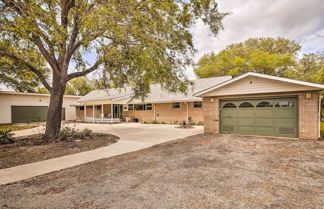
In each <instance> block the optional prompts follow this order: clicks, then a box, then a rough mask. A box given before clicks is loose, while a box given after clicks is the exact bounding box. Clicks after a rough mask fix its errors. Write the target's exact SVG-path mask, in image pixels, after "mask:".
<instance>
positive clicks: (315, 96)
mask: <svg viewBox="0 0 324 209" xmlns="http://www.w3.org/2000/svg"><path fill="white" fill-rule="evenodd" d="M306 93H310V94H311V95H312V97H311V98H309V99H308V98H306ZM272 96H298V108H299V109H298V113H299V114H298V124H299V138H302V139H318V136H319V108H318V101H319V93H318V92H314V91H313V92H295V93H280V94H256V95H240V96H226V97H205V98H204V101H203V108H204V123H205V126H204V131H205V133H212V134H219V133H220V130H219V126H220V116H219V103H220V102H219V101H220V100H221V99H227V98H253V97H272Z"/></svg>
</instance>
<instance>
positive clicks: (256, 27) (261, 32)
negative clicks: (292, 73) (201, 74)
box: [187, 0, 324, 78]
mask: <svg viewBox="0 0 324 209" xmlns="http://www.w3.org/2000/svg"><path fill="white" fill-rule="evenodd" d="M218 2H219V8H220V11H222V12H230V13H231V14H230V15H229V16H227V17H225V19H224V22H223V24H224V28H225V29H224V30H223V31H221V32H220V33H219V34H218V35H217V37H214V36H212V35H211V33H210V32H209V31H208V27H206V26H205V25H204V24H203V23H202V22H198V23H197V24H196V25H195V27H193V28H192V29H191V31H192V33H193V38H194V44H195V47H196V48H197V49H198V53H197V54H196V56H195V60H196V61H197V60H198V59H199V57H200V56H202V55H203V54H205V53H207V52H211V51H215V52H219V51H220V50H222V49H224V48H225V47H226V46H227V45H228V44H232V43H237V42H241V41H244V40H246V39H248V38H253V37H278V36H281V37H284V38H289V39H293V40H296V41H298V42H299V43H300V44H301V45H302V47H303V48H302V52H315V51H323V50H324V44H323V43H324V2H323V0H298V1H296V0H219V1H218ZM187 75H188V77H190V78H193V77H194V74H193V72H192V69H188V70H187Z"/></svg>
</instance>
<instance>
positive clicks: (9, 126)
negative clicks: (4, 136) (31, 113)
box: [0, 125, 36, 131]
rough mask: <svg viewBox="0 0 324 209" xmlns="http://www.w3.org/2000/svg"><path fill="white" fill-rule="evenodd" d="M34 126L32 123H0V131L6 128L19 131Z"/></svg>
mask: <svg viewBox="0 0 324 209" xmlns="http://www.w3.org/2000/svg"><path fill="white" fill-rule="evenodd" d="M35 127H36V126H34V125H0V131H2V130H8V129H10V130H11V131H19V130H24V129H30V128H35Z"/></svg>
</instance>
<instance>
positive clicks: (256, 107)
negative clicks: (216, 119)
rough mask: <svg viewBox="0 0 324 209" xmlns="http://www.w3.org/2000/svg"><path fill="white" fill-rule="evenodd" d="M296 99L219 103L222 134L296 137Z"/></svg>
mask: <svg viewBox="0 0 324 209" xmlns="http://www.w3.org/2000/svg"><path fill="white" fill-rule="evenodd" d="M297 105H298V104H297V98H296V97H285V98H282V97H281V98H271V99H270V98H269V99H266V98H265V99H244V100H221V108H220V116H221V125H220V126H221V133H231V134H247V135H263V136H284V137H298V128H297V127H298V124H297V121H298V119H297V109H298V107H297Z"/></svg>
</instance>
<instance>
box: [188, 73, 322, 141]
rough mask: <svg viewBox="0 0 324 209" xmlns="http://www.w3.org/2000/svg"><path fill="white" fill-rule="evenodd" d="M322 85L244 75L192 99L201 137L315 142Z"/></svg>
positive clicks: (318, 132)
mask: <svg viewBox="0 0 324 209" xmlns="http://www.w3.org/2000/svg"><path fill="white" fill-rule="evenodd" d="M322 90H324V85H321V84H315V83H310V82H304V81H298V80H293V79H287V78H281V77H276V76H270V75H264V74H258V73H246V74H244V75H241V76H239V77H236V78H234V79H231V80H228V81H226V82H224V83H221V84H216V85H214V86H212V87H209V88H207V89H205V90H203V91H201V92H198V93H196V94H194V96H199V97H202V98H203V100H204V102H203V107H204V129H205V133H213V134H219V133H223V134H245V135H264V136H278V137H293V138H305V139H318V138H319V135H320V108H321V103H320V99H319V98H320V93H319V92H320V91H322Z"/></svg>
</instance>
